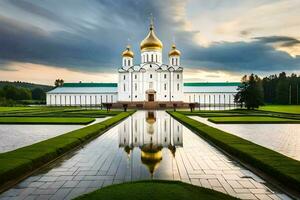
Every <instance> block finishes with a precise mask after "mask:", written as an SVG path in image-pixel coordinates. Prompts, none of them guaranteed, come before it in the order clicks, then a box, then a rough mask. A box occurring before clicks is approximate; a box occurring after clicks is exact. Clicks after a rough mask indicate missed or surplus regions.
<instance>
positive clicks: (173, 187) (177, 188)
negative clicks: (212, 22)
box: [76, 180, 236, 200]
mask: <svg viewBox="0 0 300 200" xmlns="http://www.w3.org/2000/svg"><path fill="white" fill-rule="evenodd" d="M93 199H94V200H96V199H97V200H98V199H100V200H101V199H103V200H104V199H110V200H132V199H135V200H160V199H164V200H194V199H195V200H196V199H197V200H198V199H205V200H219V199H224V200H234V199H236V198H234V197H231V196H229V195H226V194H223V193H220V192H217V191H214V190H211V189H206V188H202V187H198V186H194V185H191V184H187V183H182V182H179V181H163V180H157V181H138V182H132V183H122V184H117V185H111V186H108V187H104V188H102V189H99V190H96V191H95V192H92V193H89V194H85V195H83V196H80V197H78V198H76V200H93Z"/></svg>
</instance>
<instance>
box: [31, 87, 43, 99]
mask: <svg viewBox="0 0 300 200" xmlns="http://www.w3.org/2000/svg"><path fill="white" fill-rule="evenodd" d="M32 99H34V100H45V99H46V93H45V92H44V91H43V90H42V89H41V88H34V89H33V90H32Z"/></svg>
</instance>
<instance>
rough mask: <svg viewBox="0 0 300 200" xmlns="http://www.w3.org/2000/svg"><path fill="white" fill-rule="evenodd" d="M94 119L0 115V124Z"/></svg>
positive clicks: (82, 121)
mask: <svg viewBox="0 0 300 200" xmlns="http://www.w3.org/2000/svg"><path fill="white" fill-rule="evenodd" d="M93 121H95V119H94V118H87V117H84V118H83V117H81V118H78V117H67V118H65V117H64V118H63V117H0V124H89V123H91V122H93Z"/></svg>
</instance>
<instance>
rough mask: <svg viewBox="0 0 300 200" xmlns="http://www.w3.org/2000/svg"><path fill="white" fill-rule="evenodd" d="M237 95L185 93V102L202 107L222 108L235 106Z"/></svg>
mask: <svg viewBox="0 0 300 200" xmlns="http://www.w3.org/2000/svg"><path fill="white" fill-rule="evenodd" d="M235 94H236V93H209V92H207V93H184V101H185V102H188V103H200V104H202V105H212V106H213V105H216V106H219V105H220V106H222V105H224V104H226V105H228V104H234V95H235Z"/></svg>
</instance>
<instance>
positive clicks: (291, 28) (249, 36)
mask: <svg viewBox="0 0 300 200" xmlns="http://www.w3.org/2000/svg"><path fill="white" fill-rule="evenodd" d="M199 2H200V3H199ZM289 2H290V3H288V2H287V1H273V0H263V1H243V2H240V1H236V0H230V1H226V2H225V1H222V2H220V1H217V0H213V1H210V2H207V1H195V0H190V1H187V0H172V1H171V0H166V1H161V0H153V1H144V0H128V1H124V0H115V1H111V0H89V1H88V2H85V1H81V0H64V1H63V6H62V3H61V2H58V1H34V0H27V1H17V0H3V1H0V13H1V14H0V44H1V45H0V59H1V60H3V61H5V62H6V63H12V62H17V63H32V64H36V66H51V67H54V68H55V67H56V68H64V69H67V70H72V71H77V72H78V71H80V72H95V73H98V72H102V73H113V72H116V69H117V68H118V67H119V65H120V64H121V58H120V53H121V51H122V50H123V49H124V47H125V45H126V43H127V39H128V38H129V39H130V42H131V45H132V46H133V50H134V52H135V55H136V58H135V63H139V62H140V57H139V42H140V41H141V40H142V39H143V38H144V37H145V36H146V34H147V30H148V22H149V15H150V13H153V15H154V17H155V27H156V30H155V31H156V32H157V35H158V36H159V37H160V39H161V40H162V41H163V43H164V52H163V53H164V62H168V60H167V53H168V50H169V48H170V45H171V43H172V37H173V36H175V40H176V43H177V47H178V48H179V49H180V50H181V51H182V55H183V57H182V64H183V66H184V67H187V68H193V69H201V70H207V71H208V72H211V71H212V70H224V71H226V73H227V72H230V74H231V75H232V74H233V73H235V72H240V73H244V72H252V71H262V72H266V71H272V70H273V71H276V70H297V69H299V67H300V66H299V59H300V58H299V56H297V55H299V54H300V53H299V52H300V48H299V39H297V37H296V36H291V35H294V34H295V33H296V32H297V31H298V32H297V33H299V29H297V27H298V28H299V26H298V25H299V22H298V21H295V20H293V19H295V17H296V16H299V14H297V13H300V12H296V11H299V7H297V6H296V5H298V4H299V3H298V1H295V0H291V1H289ZM287 10H290V11H291V12H290V15H289V13H288V12H287ZM191 13H192V14H191ZM272 13H273V14H272ZM274 13H275V14H276V17H275V18H276V20H274V17H273V15H274ZM277 14H278V15H279V16H277ZM237 16H238V17H237ZM256 16H257V17H259V18H261V20H257V17H256ZM280 17H282V21H280V20H279V18H280ZM272 20H273V21H272ZM289 20H290V21H289ZM283 23H286V24H288V27H285V26H284V25H283ZM280 27H284V28H282V29H283V30H285V32H283V31H282V30H281V29H279V28H280ZM268 30H270V31H269V32H268ZM276 31H278V33H277V32H276ZM271 33H272V34H271ZM274 35H275V36H274ZM276 35H280V36H276ZM245 38H246V39H245ZM291 55H292V56H294V57H292V56H291ZM26 66H28V65H26ZM9 67H11V65H7V64H3V63H2V64H0V70H4V69H5V70H8V69H9ZM35 69H36V70H38V67H36V68H35ZM207 78H217V77H213V74H211V75H208V76H207Z"/></svg>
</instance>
